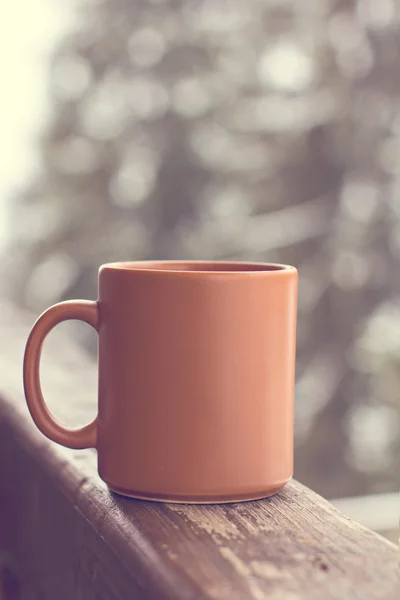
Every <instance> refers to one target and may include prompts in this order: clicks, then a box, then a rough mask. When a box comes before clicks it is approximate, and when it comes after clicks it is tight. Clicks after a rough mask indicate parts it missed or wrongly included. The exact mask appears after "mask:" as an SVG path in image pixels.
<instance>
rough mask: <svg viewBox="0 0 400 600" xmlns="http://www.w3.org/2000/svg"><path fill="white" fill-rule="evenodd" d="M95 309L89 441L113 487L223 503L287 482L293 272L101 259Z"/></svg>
mask: <svg viewBox="0 0 400 600" xmlns="http://www.w3.org/2000/svg"><path fill="white" fill-rule="evenodd" d="M98 307H99V326H98V329H99V415H98V438H97V448H98V460H99V474H100V476H101V478H102V479H103V480H104V481H105V482H106V483H107V484H108V486H109V487H110V488H111V489H112V490H114V491H116V492H118V493H121V494H125V495H127V496H132V497H135V498H145V499H151V500H165V501H177V502H201V503H203V502H230V501H232V502H233V501H239V500H250V499H255V498H261V497H265V496H268V495H271V494H273V493H275V492H276V491H278V490H279V489H280V488H281V487H282V486H283V485H284V484H285V483H286V482H287V481H288V480H289V479H290V478H291V476H292V473H293V399H294V375H295V344H296V312H297V271H296V269H295V268H293V267H288V266H284V265H268V264H260V263H254V264H250V263H219V262H214V263H210V262H181V261H177V262H136V263H112V264H109V265H104V266H103V267H101V269H100V273H99V301H98Z"/></svg>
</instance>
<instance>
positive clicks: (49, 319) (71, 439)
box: [24, 300, 99, 449]
mask: <svg viewBox="0 0 400 600" xmlns="http://www.w3.org/2000/svg"><path fill="white" fill-rule="evenodd" d="M71 319H75V320H80V321H84V322H85V323H88V324H89V325H91V326H92V327H94V329H96V331H98V329H99V309H98V304H97V302H91V301H89V300H68V301H67V302H60V303H59V304H55V305H54V306H52V307H50V308H48V309H47V310H46V311H45V312H44V313H43V314H42V315H41V316H40V317H39V318H38V320H37V321H36V323H35V324H34V326H33V327H32V331H31V333H30V334H29V338H28V341H27V343H26V348H25V355H24V389H25V398H26V402H27V404H28V408H29V412H30V413H31V415H32V419H33V420H34V422H35V424H36V425H37V427H38V428H39V429H40V431H41V432H42V433H43V434H44V435H45V436H46V437H48V438H49V439H50V440H52V441H53V442H57V443H58V444H61V445H62V446H66V447H67V448H75V449H78V448H80V449H82V448H95V447H96V444H97V417H96V418H95V419H94V421H92V422H91V423H89V425H85V426H84V427H81V428H80V429H68V428H66V427H63V426H62V425H60V424H59V423H58V422H57V421H56V420H55V419H54V417H53V416H52V415H51V413H50V411H49V409H48V408H47V406H46V404H45V401H44V398H43V394H42V389H41V385H40V372H39V371H40V355H41V352H42V344H43V342H44V339H45V337H46V336H47V335H48V333H49V332H50V331H51V330H52V329H53V327H55V326H56V325H58V323H61V322H62V321H68V320H71Z"/></svg>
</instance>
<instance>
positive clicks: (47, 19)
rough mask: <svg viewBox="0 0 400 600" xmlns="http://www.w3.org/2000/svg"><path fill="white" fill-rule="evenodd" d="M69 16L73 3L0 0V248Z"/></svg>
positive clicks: (27, 170)
mask: <svg viewBox="0 0 400 600" xmlns="http://www.w3.org/2000/svg"><path fill="white" fill-rule="evenodd" d="M74 15H75V11H74V3H73V0H12V1H7V0H0V74H1V78H0V248H1V247H2V246H3V244H4V243H5V241H6V240H7V229H8V217H7V215H8V209H9V207H10V201H12V197H13V195H14V194H15V193H16V191H17V189H18V188H19V187H22V188H23V187H24V186H26V185H27V184H28V183H29V178H30V176H31V175H32V173H33V171H34V169H35V167H36V166H37V165H38V164H39V156H38V154H37V150H36V138H37V134H38V133H39V132H40V129H41V127H42V126H43V124H44V123H45V122H46V115H47V113H48V110H49V103H48V96H47V75H48V67H49V58H50V53H51V51H52V49H53V48H54V45H55V44H56V43H57V41H58V40H59V39H60V38H62V36H63V35H64V34H65V33H66V31H67V30H68V29H69V28H70V27H71V26H72V24H73V17H74Z"/></svg>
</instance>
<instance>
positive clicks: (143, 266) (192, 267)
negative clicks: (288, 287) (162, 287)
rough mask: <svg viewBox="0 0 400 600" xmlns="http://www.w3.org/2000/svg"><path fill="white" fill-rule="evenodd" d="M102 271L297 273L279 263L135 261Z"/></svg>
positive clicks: (214, 273)
mask: <svg viewBox="0 0 400 600" xmlns="http://www.w3.org/2000/svg"><path fill="white" fill-rule="evenodd" d="M102 271H118V272H126V273H127V272H135V273H154V274H156V273H158V274H160V273H163V274H170V275H173V274H175V275H177V274H180V275H187V276H190V275H210V276H212V275H245V276H260V275H263V276H266V275H267V276H272V275H274V276H281V275H284V274H288V273H297V269H296V267H293V266H291V265H285V264H281V263H268V262H256V261H229V260H138V261H121V262H110V263H105V264H103V265H101V267H100V268H99V273H100V272H102Z"/></svg>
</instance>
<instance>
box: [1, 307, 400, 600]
mask: <svg viewBox="0 0 400 600" xmlns="http://www.w3.org/2000/svg"><path fill="white" fill-rule="evenodd" d="M29 321H30V319H29V317H28V318H26V317H24V316H23V315H21V314H20V313H17V312H16V311H15V310H14V309H13V308H12V307H10V306H6V305H0V340H1V341H0V395H1V397H0V551H1V555H3V556H7V557H9V561H10V564H12V565H13V568H14V569H15V571H16V572H17V574H18V577H19V579H20V582H21V600H38V599H39V598H40V600H54V599H55V598H57V599H58V600H72V599H74V600H80V599H82V600H127V599H133V600H136V599H137V600H147V599H153V600H154V599H157V600H164V599H166V600H169V599H171V600H183V599H185V600H191V599H193V600H198V599H199V600H200V599H209V600H212V599H214V600H264V599H265V600H333V599H339V598H340V600H350V599H351V600H353V599H354V600H357V599H360V600H369V599H370V600H375V599H376V600H378V599H379V600H381V599H382V600H383V599H385V600H389V599H390V598H393V599H394V598H397V597H400V594H399V592H400V589H399V588H398V587H397V586H398V554H397V549H396V547H395V546H394V545H392V544H390V543H389V542H387V541H386V540H384V539H383V538H381V537H380V536H378V535H376V534H374V533H373V532H371V531H369V530H367V529H365V528H363V527H362V526H360V525H358V524H356V523H355V522H353V521H351V520H350V519H348V518H346V517H345V516H343V515H342V514H341V513H339V512H338V511H337V510H336V509H335V508H334V507H333V506H332V505H331V504H329V503H328V502H327V501H325V500H323V499H322V498H321V497H319V496H318V495H316V494H315V493H313V492H312V491H310V490H308V489H307V488H305V487H304V486H302V485H301V484H299V483H297V482H295V481H293V482H291V483H290V484H288V485H287V486H286V488H285V489H284V491H283V492H282V493H281V494H279V495H278V496H275V497H273V498H271V499H267V500H263V501H257V502H249V503H243V504H234V505H220V506H190V505H177V504H168V505H163V504H159V503H150V502H141V501H134V500H129V499H125V498H121V497H118V496H116V495H114V494H112V493H110V492H109V490H108V489H107V487H106V486H105V484H104V483H103V482H102V481H101V480H100V479H99V477H98V475H97V470H96V453H95V451H90V450H89V451H73V450H67V449H65V448H61V447H59V446H57V445H55V444H53V443H51V442H49V441H48V440H46V439H45V438H44V437H43V436H42V435H41V434H40V433H39V432H37V431H36V429H35V427H34V425H33V424H32V422H31V420H30V417H29V415H28V413H27V410H26V408H25V405H24V400H23V395H22V388H21V385H22V383H21V361H22V353H23V346H24V342H25V339H26V336H27V333H28V330H29V325H30V322H29ZM43 370H46V386H45V391H46V394H47V395H49V394H50V395H51V396H52V400H51V403H52V407H53V408H54V409H55V412H57V415H58V416H59V417H60V418H65V419H67V416H68V422H69V424H72V423H74V422H75V423H76V424H81V423H83V422H85V421H88V420H89V419H90V418H91V417H92V415H93V413H94V412H95V392H94V390H93V389H90V388H91V387H93V386H94V382H95V370H96V366H95V364H93V362H92V361H91V360H90V359H89V358H88V357H87V356H86V355H85V354H84V353H83V352H82V350H80V349H79V348H77V347H76V346H75V345H74V344H73V343H72V342H71V341H70V340H69V339H68V338H67V337H66V336H65V335H63V334H61V333H60V334H58V335H57V336H54V338H53V339H50V340H49V342H48V348H47V349H46V353H45V364H44V366H43ZM71 417H72V418H71ZM327 476H329V474H327ZM399 506H400V502H399Z"/></svg>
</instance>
